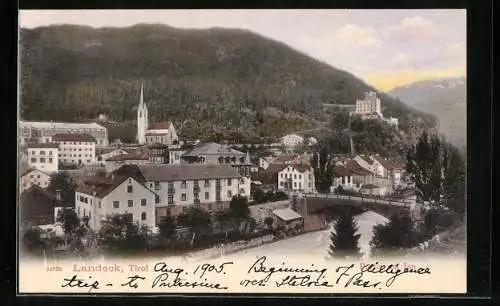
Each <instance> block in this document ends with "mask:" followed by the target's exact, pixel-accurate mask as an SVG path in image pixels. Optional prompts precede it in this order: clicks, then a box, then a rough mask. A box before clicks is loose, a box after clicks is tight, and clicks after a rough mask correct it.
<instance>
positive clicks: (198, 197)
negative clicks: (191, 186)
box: [193, 192, 200, 200]
mask: <svg viewBox="0 0 500 306" xmlns="http://www.w3.org/2000/svg"><path fill="white" fill-rule="evenodd" d="M193 195H194V198H195V199H196V200H199V199H200V194H199V193H198V192H195V193H194V194H193Z"/></svg>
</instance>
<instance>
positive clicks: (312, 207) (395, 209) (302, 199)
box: [292, 194, 419, 218]
mask: <svg viewBox="0 0 500 306" xmlns="http://www.w3.org/2000/svg"><path fill="white" fill-rule="evenodd" d="M292 204H293V206H294V208H295V210H296V211H297V212H298V213H299V214H301V215H302V216H304V217H307V216H309V215H313V214H317V213H320V212H322V211H324V210H325V209H327V208H329V207H336V206H337V207H342V206H344V207H346V206H347V207H358V208H361V209H362V210H371V211H374V212H376V213H378V214H380V215H382V216H384V217H386V218H390V217H391V216H393V215H394V214H401V213H404V212H407V213H410V215H411V216H412V217H413V218H419V209H417V208H418V206H417V204H416V202H415V201H414V200H412V199H405V198H398V199H395V198H383V197H375V196H363V195H340V194H303V195H293V196H292Z"/></svg>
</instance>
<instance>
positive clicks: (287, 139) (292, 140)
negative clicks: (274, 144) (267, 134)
mask: <svg viewBox="0 0 500 306" xmlns="http://www.w3.org/2000/svg"><path fill="white" fill-rule="evenodd" d="M280 143H281V144H282V145H283V146H285V147H288V148H292V147H296V146H299V145H302V144H304V137H302V136H299V135H297V134H288V135H285V136H283V137H281V138H280Z"/></svg>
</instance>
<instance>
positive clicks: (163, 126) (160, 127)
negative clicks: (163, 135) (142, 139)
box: [148, 122, 170, 130]
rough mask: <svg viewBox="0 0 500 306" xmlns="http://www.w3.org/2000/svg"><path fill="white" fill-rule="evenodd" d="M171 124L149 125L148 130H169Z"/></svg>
mask: <svg viewBox="0 0 500 306" xmlns="http://www.w3.org/2000/svg"><path fill="white" fill-rule="evenodd" d="M169 127H170V122H158V123H152V124H150V125H149V128H148V130H168V128H169Z"/></svg>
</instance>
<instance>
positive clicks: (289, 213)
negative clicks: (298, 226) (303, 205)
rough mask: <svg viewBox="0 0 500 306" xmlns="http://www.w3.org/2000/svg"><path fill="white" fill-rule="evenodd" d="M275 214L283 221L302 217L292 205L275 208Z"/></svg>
mask: <svg viewBox="0 0 500 306" xmlns="http://www.w3.org/2000/svg"><path fill="white" fill-rule="evenodd" d="M273 214H274V215H276V217H278V218H280V219H281V220H283V221H292V220H297V219H300V218H302V216H301V215H299V214H298V213H297V212H295V211H294V210H293V209H291V208H290V207H287V208H282V209H276V210H273Z"/></svg>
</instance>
